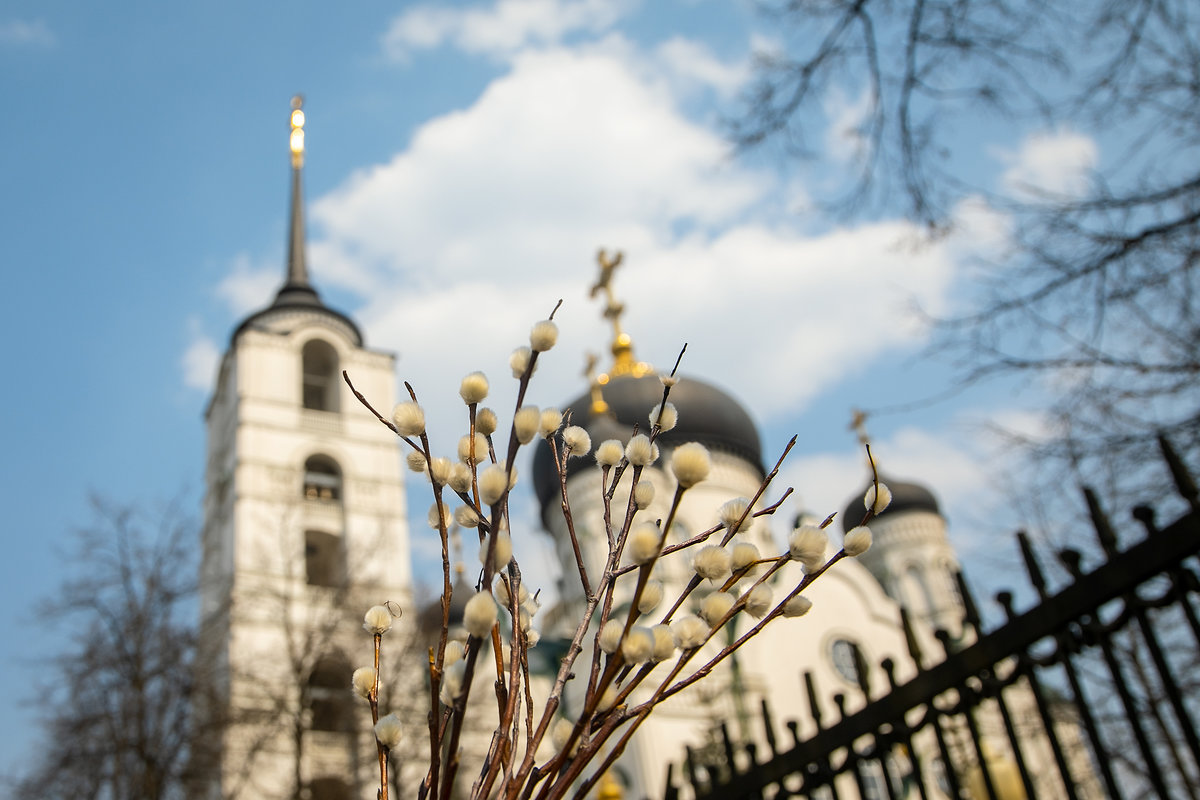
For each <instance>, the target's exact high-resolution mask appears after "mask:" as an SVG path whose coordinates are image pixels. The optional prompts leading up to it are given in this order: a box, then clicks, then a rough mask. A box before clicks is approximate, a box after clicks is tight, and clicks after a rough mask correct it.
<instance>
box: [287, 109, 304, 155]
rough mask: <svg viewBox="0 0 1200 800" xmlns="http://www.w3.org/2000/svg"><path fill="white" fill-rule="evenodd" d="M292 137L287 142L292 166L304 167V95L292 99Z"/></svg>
mask: <svg viewBox="0 0 1200 800" xmlns="http://www.w3.org/2000/svg"><path fill="white" fill-rule="evenodd" d="M291 122H292V136H291V138H290V139H289V140H288V143H289V145H290V146H291V149H292V166H293V167H294V168H296V169H300V167H302V166H304V95H299V94H298V95H296V96H295V97H293V98H292V117H291Z"/></svg>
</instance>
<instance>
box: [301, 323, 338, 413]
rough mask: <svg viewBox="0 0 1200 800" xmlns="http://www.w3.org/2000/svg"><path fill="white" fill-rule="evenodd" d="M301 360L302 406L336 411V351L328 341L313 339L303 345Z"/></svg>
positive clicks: (317, 409)
mask: <svg viewBox="0 0 1200 800" xmlns="http://www.w3.org/2000/svg"><path fill="white" fill-rule="evenodd" d="M301 360H302V362H303V364H302V366H303V369H302V372H303V375H304V379H303V385H302V387H301V395H302V397H301V399H302V401H303V403H304V407H305V408H311V409H313V410H316V411H337V410H338V382H337V375H338V357H337V351H336V350H334V349H333V347H332V346H331V345H330V344H329V343H328V342H323V341H321V340H320V339H314V340H312V341H311V342H309V343H308V344H306V345H304V350H303V352H302V355H301Z"/></svg>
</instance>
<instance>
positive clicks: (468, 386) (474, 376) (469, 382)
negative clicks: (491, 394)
mask: <svg viewBox="0 0 1200 800" xmlns="http://www.w3.org/2000/svg"><path fill="white" fill-rule="evenodd" d="M487 395H488V379H487V376H486V375H484V374H483V373H482V372H472V373H471V374H470V375H467V376H466V377H465V378H463V379H462V383H460V384H459V385H458V396H459V397H461V398H462V399H463V402H464V403H466V404H467V405H474V404H475V403H478V402H479V401H480V400H483V399H484V398H485V397H487Z"/></svg>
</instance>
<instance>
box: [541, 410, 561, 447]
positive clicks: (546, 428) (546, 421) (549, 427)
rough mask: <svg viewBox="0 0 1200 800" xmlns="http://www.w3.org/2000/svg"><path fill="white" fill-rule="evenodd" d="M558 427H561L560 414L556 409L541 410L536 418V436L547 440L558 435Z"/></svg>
mask: <svg viewBox="0 0 1200 800" xmlns="http://www.w3.org/2000/svg"><path fill="white" fill-rule="evenodd" d="M560 427H562V412H561V411H559V410H558V409H557V408H546V409H543V410H542V413H541V414H540V415H539V416H538V436H541V437H542V438H543V439H549V438H550V437H551V436H553V435H554V434H556V433H558V429H559V428H560Z"/></svg>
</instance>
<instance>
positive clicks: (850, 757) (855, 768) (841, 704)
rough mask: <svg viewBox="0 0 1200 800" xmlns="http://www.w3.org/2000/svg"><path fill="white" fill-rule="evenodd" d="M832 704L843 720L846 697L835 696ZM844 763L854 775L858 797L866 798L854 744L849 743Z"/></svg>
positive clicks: (860, 766)
mask: <svg viewBox="0 0 1200 800" xmlns="http://www.w3.org/2000/svg"><path fill="white" fill-rule="evenodd" d="M833 704H834V705H835V706H837V710H838V715H839V716H840V717H841V718H842V719H845V718H846V695H844V694H842V693H841V692H838V693H837V694H835V695H834V696H833ZM846 763H847V764H849V765H850V772H851V773H852V774H853V775H854V784H855V786H857V787H858V796H859V797H866V796H867V787H866V783H865V782H864V781H863V776H862V759H860V758H859V755H858V750H857V749H855V747H854V742H851V743H850V746H849V747H847V748H846Z"/></svg>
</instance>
